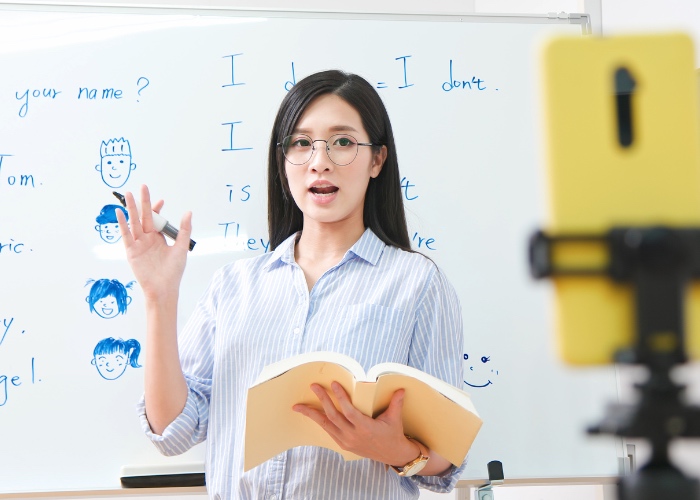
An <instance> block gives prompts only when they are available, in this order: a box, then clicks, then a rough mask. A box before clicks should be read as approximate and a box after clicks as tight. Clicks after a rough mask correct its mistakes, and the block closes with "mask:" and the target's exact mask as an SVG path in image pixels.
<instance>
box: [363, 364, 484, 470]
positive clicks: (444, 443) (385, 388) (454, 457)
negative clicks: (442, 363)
mask: <svg viewBox="0 0 700 500" xmlns="http://www.w3.org/2000/svg"><path fill="white" fill-rule="evenodd" d="M431 378H434V377H431ZM440 382H442V383H445V382H443V381H440ZM447 385H449V384H447ZM449 387H451V388H452V389H454V391H456V392H455V394H454V395H458V396H460V399H462V400H464V399H465V398H466V400H469V396H468V395H467V394H466V393H464V392H462V391H460V390H459V389H457V388H455V387H452V386H449ZM399 389H404V390H405V391H406V394H405V396H404V402H403V412H402V417H403V426H404V433H405V434H407V435H409V436H413V437H415V438H416V439H417V440H418V441H420V442H421V443H423V444H425V445H426V446H427V447H429V448H430V449H431V450H435V452H436V453H438V454H439V455H440V456H442V457H444V458H445V459H447V460H449V461H450V462H451V463H453V464H454V465H455V466H459V465H460V464H461V463H462V461H463V460H464V458H465V457H466V455H467V452H468V451H469V448H471V445H472V443H473V442H474V439H475V438H476V435H477V433H478V431H479V429H480V428H481V424H482V421H481V419H480V418H479V416H478V414H477V413H476V412H475V411H472V410H471V409H473V408H474V406H473V405H472V403H471V401H468V405H466V406H463V405H461V404H459V403H457V402H455V401H453V400H451V399H449V398H447V397H445V396H444V395H443V394H441V393H440V392H438V391H437V390H435V389H434V388H432V387H431V386H430V384H426V383H424V382H423V381H421V380H418V379H416V378H414V377H409V376H406V375H402V374H396V373H394V374H391V373H388V374H384V375H380V377H379V380H378V381H377V383H376V387H375V398H374V411H373V413H374V416H376V415H378V414H380V413H382V412H383V411H384V410H386V408H387V407H388V406H389V401H391V396H392V395H393V394H394V392H396V391H397V390H399ZM460 392H461V393H462V394H461V395H460V394H458V393H460Z"/></svg>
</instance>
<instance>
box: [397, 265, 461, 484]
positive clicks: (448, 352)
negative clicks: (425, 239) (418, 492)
mask: <svg viewBox="0 0 700 500" xmlns="http://www.w3.org/2000/svg"><path fill="white" fill-rule="evenodd" d="M463 348H464V328H463V324H462V308H461V306H460V303H459V298H458V297H457V292H456V291H455V289H454V287H453V286H452V285H451V284H450V282H449V281H448V280H447V278H446V277H445V275H444V274H443V273H442V272H441V271H440V269H439V268H437V266H434V267H433V273H432V275H431V277H430V279H429V280H428V282H427V284H426V287H425V291H424V293H423V296H422V298H421V299H420V302H419V305H418V310H417V314H416V326H415V332H414V336H413V342H412V343H411V349H410V351H409V365H411V366H414V367H416V368H418V369H420V370H422V371H424V372H426V373H428V374H430V375H433V376H435V377H438V378H440V379H441V380H444V381H445V382H448V383H450V384H452V385H454V386H455V387H457V388H459V389H462V388H463V384H464V376H463V362H462V356H463V352H462V351H463ZM466 464H467V458H466V457H465V459H464V461H463V462H462V464H461V465H460V466H459V467H455V466H454V465H453V466H452V467H450V468H449V469H448V470H447V471H445V472H444V473H443V474H442V475H440V476H420V475H416V476H412V477H410V478H408V479H410V480H411V481H415V483H416V484H417V485H418V486H420V487H422V488H425V489H428V490H431V491H435V492H439V493H447V492H449V491H451V490H452V489H453V488H454V486H455V485H456V484H457V481H458V480H459V478H460V476H461V475H462V472H463V471H464V469H465V467H466Z"/></svg>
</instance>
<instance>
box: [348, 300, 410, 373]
mask: <svg viewBox="0 0 700 500" xmlns="http://www.w3.org/2000/svg"><path fill="white" fill-rule="evenodd" d="M412 330H413V329H412V328H411V326H410V325H409V323H408V322H407V315H406V313H405V312H404V311H403V310H401V309H394V308H391V307H386V306H383V305H379V304H353V305H348V306H345V307H344V308H343V309H342V312H341V315H340V332H341V335H340V338H339V339H338V340H339V341H340V345H339V346H338V348H339V350H340V351H341V352H344V353H346V354H348V355H350V356H352V357H353V358H355V359H356V360H357V361H358V362H359V363H360V364H361V365H362V366H363V367H364V369H365V370H368V369H369V368H370V367H372V366H374V365H376V364H377V363H383V362H386V361H393V362H396V363H405V362H406V361H407V359H408V348H409V346H410V342H411V332H412Z"/></svg>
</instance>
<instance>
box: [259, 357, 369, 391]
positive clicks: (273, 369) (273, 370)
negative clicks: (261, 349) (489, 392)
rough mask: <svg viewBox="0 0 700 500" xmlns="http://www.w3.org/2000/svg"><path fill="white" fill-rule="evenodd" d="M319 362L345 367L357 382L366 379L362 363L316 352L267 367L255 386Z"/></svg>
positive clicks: (348, 358)
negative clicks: (298, 367)
mask: <svg viewBox="0 0 700 500" xmlns="http://www.w3.org/2000/svg"><path fill="white" fill-rule="evenodd" d="M318 361H322V362H329V363H335V364H337V365H340V366H342V367H344V368H345V369H346V370H347V371H349V372H350V373H351V374H352V375H353V377H354V378H355V379H356V380H365V378H366V375H365V371H364V369H363V368H362V366H361V365H360V363H358V362H357V361H355V360H354V359H353V358H351V357H350V356H347V355H345V354H340V353H338V352H330V351H315V352H307V353H304V354H299V355H298V356H293V357H291V358H286V359H283V360H280V361H277V362H276V363H272V364H269V365H267V366H266V367H265V368H263V369H262V371H261V372H260V375H258V378H257V379H255V383H254V384H253V385H254V386H255V385H258V384H260V383H262V382H264V381H266V380H270V379H273V378H275V377H277V376H279V375H281V374H283V373H285V372H287V371H289V370H291V369H292V368H294V367H295V366H299V365H302V364H304V363H313V362H318Z"/></svg>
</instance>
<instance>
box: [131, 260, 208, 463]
mask: <svg viewBox="0 0 700 500" xmlns="http://www.w3.org/2000/svg"><path fill="white" fill-rule="evenodd" d="M221 274H222V273H221V271H219V272H217V273H216V274H215V275H214V278H212V281H211V283H210V284H209V287H208V288H207V291H206V292H205V293H204V295H203V296H202V298H201V299H200V300H199V302H198V303H197V305H196V306H195V310H194V312H193V313H192V315H191V316H190V318H189V320H188V321H187V324H186V325H185V328H184V329H183V330H182V332H181V333H180V334H179V335H178V348H179V351H180V365H181V367H182V371H183V373H184V375H185V382H186V383H187V389H188V394H187V401H186V403H185V407H184V409H183V410H182V413H180V415H178V416H177V417H176V418H175V420H173V421H172V422H171V423H170V425H168V426H167V427H166V428H165V430H164V431H163V434H161V435H158V434H155V433H154V432H153V431H152V430H151V426H150V424H149V423H148V417H147V414H146V405H145V401H144V398H143V397H142V398H141V400H140V401H139V403H138V404H137V412H138V414H139V418H140V420H141V427H142V428H143V430H144V432H145V434H146V436H147V437H148V438H149V439H150V440H151V441H152V442H153V444H154V445H155V446H156V447H157V448H158V450H159V451H160V452H161V453H162V454H163V455H168V456H172V455H179V454H181V453H184V452H185V451H187V450H189V449H190V448H191V447H192V446H194V445H196V444H198V443H201V442H202V441H204V440H205V439H206V437H207V427H208V424H209V401H210V398H211V386H212V376H213V365H214V338H215V333H216V310H217V297H218V293H219V290H220V287H221Z"/></svg>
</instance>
